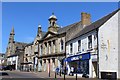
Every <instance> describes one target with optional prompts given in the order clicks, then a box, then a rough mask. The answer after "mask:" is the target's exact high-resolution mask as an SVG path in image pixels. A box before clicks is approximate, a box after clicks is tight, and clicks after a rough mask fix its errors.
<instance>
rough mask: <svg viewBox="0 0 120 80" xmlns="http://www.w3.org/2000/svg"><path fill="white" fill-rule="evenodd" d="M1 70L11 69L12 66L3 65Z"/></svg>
mask: <svg viewBox="0 0 120 80" xmlns="http://www.w3.org/2000/svg"><path fill="white" fill-rule="evenodd" d="M3 70H10V71H12V70H13V68H12V66H11V65H8V66H4V67H3Z"/></svg>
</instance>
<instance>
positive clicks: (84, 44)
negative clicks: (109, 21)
mask: <svg viewBox="0 0 120 80" xmlns="http://www.w3.org/2000/svg"><path fill="white" fill-rule="evenodd" d="M90 35H92V48H93V49H94V46H96V45H97V40H94V38H93V37H94V36H95V35H96V31H92V32H89V33H87V34H85V35H83V36H80V37H78V38H76V39H73V40H71V41H69V42H67V45H66V53H67V54H68V55H67V56H69V54H71V53H70V43H72V44H73V53H72V55H74V54H76V53H78V40H81V53H85V52H87V50H88V36H90Z"/></svg>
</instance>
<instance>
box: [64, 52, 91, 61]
mask: <svg viewBox="0 0 120 80" xmlns="http://www.w3.org/2000/svg"><path fill="white" fill-rule="evenodd" d="M86 59H90V52H88V53H84V54H79V55H74V56H70V57H68V58H66V59H65V61H67V62H72V61H76V60H86Z"/></svg>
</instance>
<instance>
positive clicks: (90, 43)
mask: <svg viewBox="0 0 120 80" xmlns="http://www.w3.org/2000/svg"><path fill="white" fill-rule="evenodd" d="M91 48H92V35H90V36H88V49H91Z"/></svg>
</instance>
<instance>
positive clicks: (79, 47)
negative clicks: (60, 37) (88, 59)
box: [78, 40, 81, 51]
mask: <svg viewBox="0 0 120 80" xmlns="http://www.w3.org/2000/svg"><path fill="white" fill-rule="evenodd" d="M78 51H81V40H78Z"/></svg>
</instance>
